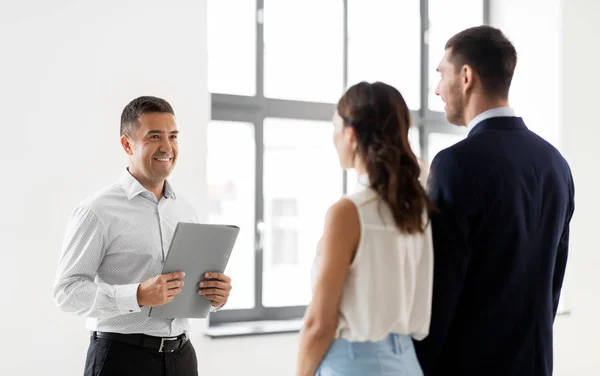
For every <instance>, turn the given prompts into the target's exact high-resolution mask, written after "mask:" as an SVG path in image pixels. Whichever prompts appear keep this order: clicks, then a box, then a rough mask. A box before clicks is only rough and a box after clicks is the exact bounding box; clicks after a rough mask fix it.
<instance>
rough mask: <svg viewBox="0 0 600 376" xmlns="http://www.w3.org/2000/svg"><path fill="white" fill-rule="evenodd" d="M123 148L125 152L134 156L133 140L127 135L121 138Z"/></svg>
mask: <svg viewBox="0 0 600 376" xmlns="http://www.w3.org/2000/svg"><path fill="white" fill-rule="evenodd" d="M121 146H122V147H123V150H125V153H127V154H128V155H132V154H133V150H131V140H130V139H129V137H127V135H123V136H121Z"/></svg>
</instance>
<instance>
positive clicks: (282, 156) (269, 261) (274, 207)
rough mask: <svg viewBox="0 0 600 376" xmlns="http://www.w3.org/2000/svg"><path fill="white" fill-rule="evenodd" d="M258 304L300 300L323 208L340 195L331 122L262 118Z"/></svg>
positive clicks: (305, 293)
mask: <svg viewBox="0 0 600 376" xmlns="http://www.w3.org/2000/svg"><path fill="white" fill-rule="evenodd" d="M264 124H265V127H264V148H265V149H264V180H263V181H264V200H265V204H264V205H265V206H264V218H265V220H264V225H265V226H264V229H265V232H264V239H263V241H264V274H263V283H264V287H263V304H264V305H265V306H270V307H280V306H295V305H306V304H308V303H309V301H310V297H311V284H310V270H311V267H312V262H313V257H314V254H315V251H316V248H317V243H318V241H319V239H320V237H321V235H322V232H323V222H324V219H325V213H326V211H327V209H328V208H329V206H331V204H333V203H334V202H335V201H336V200H337V199H339V198H340V196H341V194H342V170H341V168H340V166H339V162H338V157H337V154H336V152H335V148H334V147H333V144H332V132H333V127H332V125H331V122H318V121H300V120H288V119H274V118H271V119H265V123H264Z"/></svg>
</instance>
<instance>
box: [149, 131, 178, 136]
mask: <svg viewBox="0 0 600 376" xmlns="http://www.w3.org/2000/svg"><path fill="white" fill-rule="evenodd" d="M163 133H165V132H164V131H159V130H152V131H148V133H146V134H147V135H149V134H163ZM169 133H170V134H178V133H179V131H171V132H169Z"/></svg>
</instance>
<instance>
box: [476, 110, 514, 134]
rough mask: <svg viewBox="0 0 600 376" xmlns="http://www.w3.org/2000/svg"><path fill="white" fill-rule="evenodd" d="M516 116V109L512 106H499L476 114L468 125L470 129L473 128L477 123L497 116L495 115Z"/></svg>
mask: <svg viewBox="0 0 600 376" xmlns="http://www.w3.org/2000/svg"><path fill="white" fill-rule="evenodd" d="M512 116H515V111H514V110H513V109H512V108H510V107H497V108H492V109H490V110H487V111H483V112H482V113H480V114H479V115H477V116H475V117H474V118H473V119H472V120H471V121H470V122H469V124H468V125H467V128H468V129H469V130H471V129H473V127H475V126H476V125H477V124H479V123H481V122H482V121H484V120H487V119H491V118H495V117H512Z"/></svg>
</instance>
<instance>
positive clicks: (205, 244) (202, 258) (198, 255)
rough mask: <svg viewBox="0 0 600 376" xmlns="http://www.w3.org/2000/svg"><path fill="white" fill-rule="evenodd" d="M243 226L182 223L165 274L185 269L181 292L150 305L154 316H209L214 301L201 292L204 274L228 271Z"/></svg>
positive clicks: (170, 247) (151, 314) (177, 228)
mask: <svg viewBox="0 0 600 376" xmlns="http://www.w3.org/2000/svg"><path fill="white" fill-rule="evenodd" d="M239 231H240V229H239V227H237V226H230V225H211V224H199V223H186V222H179V223H178V224H177V227H176V228H175V233H174V234H173V240H172V241H171V245H170V246H169V253H168V254H167V259H166V260H165V264H164V266H163V270H162V274H166V273H172V272H184V273H185V278H184V279H183V281H184V282H185V284H184V285H183V287H182V288H181V293H180V294H179V295H177V296H175V299H173V300H172V301H171V302H170V303H167V304H165V305H162V306H158V307H151V308H150V314H149V315H150V317H156V318H169V319H174V318H205V317H206V316H207V315H208V312H209V311H210V306H211V302H210V301H209V300H208V299H206V298H205V297H204V296H202V295H198V289H199V287H198V282H200V281H201V280H204V279H205V278H204V273H206V272H218V273H224V272H225V267H226V266H227V262H228V261H229V256H230V255H231V251H232V249H233V246H234V245H235V241H236V239H237V236H238V233H239Z"/></svg>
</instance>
